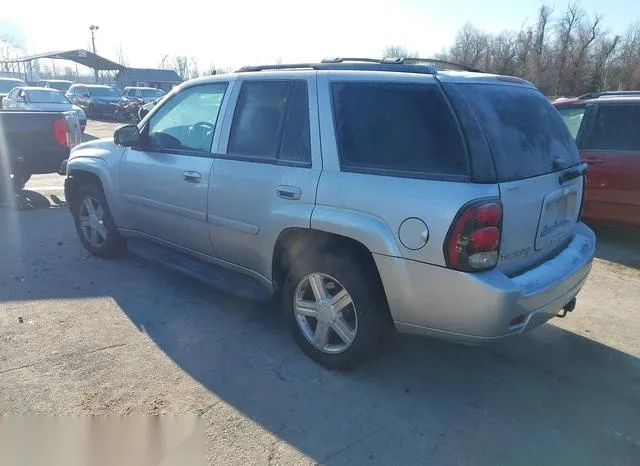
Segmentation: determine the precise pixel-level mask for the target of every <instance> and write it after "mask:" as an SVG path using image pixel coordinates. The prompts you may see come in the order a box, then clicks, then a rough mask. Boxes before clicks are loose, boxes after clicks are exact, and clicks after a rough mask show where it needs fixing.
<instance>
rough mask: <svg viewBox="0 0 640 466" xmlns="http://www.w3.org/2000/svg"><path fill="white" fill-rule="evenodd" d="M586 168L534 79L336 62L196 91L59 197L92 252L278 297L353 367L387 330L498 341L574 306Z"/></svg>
mask: <svg viewBox="0 0 640 466" xmlns="http://www.w3.org/2000/svg"><path fill="white" fill-rule="evenodd" d="M585 169H586V166H585V165H584V164H581V163H580V159H579V156H578V152H577V150H576V145H575V143H574V141H573V139H572V137H571V135H570V134H569V131H568V130H567V128H566V126H565V125H564V124H563V121H562V118H561V117H560V115H559V114H558V112H556V111H555V110H554V108H553V106H552V105H551V104H550V103H549V102H548V101H547V99H546V98H545V97H544V96H543V95H542V94H541V93H540V92H539V91H538V90H537V89H536V88H535V87H534V86H532V85H531V84H530V83H528V82H527V81H524V80H521V79H518V78H513V77H505V76H495V75H489V74H481V73H472V72H454V71H438V70H436V69H435V68H433V67H432V66H427V65H410V64H404V63H402V62H401V61H398V62H397V63H387V62H378V63H370V62H368V63H367V62H361V61H349V60H340V59H336V60H330V61H326V62H322V63H315V64H308V65H304V66H296V65H273V66H267V67H246V68H243V69H241V70H240V71H238V72H237V73H234V74H225V75H218V76H208V77H205V78H200V79H196V80H193V81H189V82H186V83H184V84H182V85H181V86H180V87H179V88H177V89H175V90H174V91H172V93H171V94H170V95H168V96H167V97H166V98H164V99H163V100H162V102H161V103H160V104H159V105H158V107H157V108H156V109H155V110H154V112H153V113H152V114H151V115H150V116H148V117H147V118H146V119H145V120H144V122H143V123H141V124H140V126H139V127H138V126H134V125H128V126H123V127H121V128H119V129H118V130H116V132H115V133H114V137H113V140H111V139H108V140H99V141H93V142H87V143H84V144H82V145H80V146H78V147H77V148H76V149H74V151H73V152H72V153H71V156H70V159H69V161H68V165H67V178H66V180H65V192H66V196H67V200H68V205H69V208H70V209H71V212H72V214H73V218H74V219H75V225H76V229H77V232H78V234H79V237H80V240H81V241H82V243H83V245H84V247H85V248H86V249H87V250H88V251H89V252H90V253H92V254H94V255H96V256H99V257H113V256H116V255H118V254H121V253H123V252H124V250H125V245H126V244H127V243H128V246H129V248H130V249H131V250H133V251H134V252H136V253H137V254H140V255H142V256H144V257H147V258H149V259H152V260H155V261H158V262H160V263H163V264H165V265H166V266H168V267H172V268H174V269H176V270H179V271H181V272H184V273H187V274H189V275H191V276H192V277H195V278H198V279H201V280H203V281H205V282H206V283H209V284H212V285H214V286H218V287H219V288H221V289H225V290H229V291H231V292H234V293H236V294H239V295H242V296H247V297H252V298H256V299H272V298H273V297H278V298H279V299H280V300H281V303H282V308H283V310H284V312H285V316H286V318H287V321H288V323H289V325H290V328H291V331H292V333H293V337H294V339H295V341H296V342H297V343H298V345H299V346H300V347H301V349H302V350H303V351H304V352H305V353H306V354H307V355H309V356H310V357H311V358H313V359H314V360H315V361H317V362H319V363H321V364H324V365H326V366H329V367H343V366H348V365H352V364H355V363H357V362H358V361H360V360H362V359H365V358H367V357H369V356H370V355H371V354H372V353H373V352H374V351H375V350H376V349H378V348H379V347H380V346H381V343H382V342H383V340H384V339H385V338H386V331H387V330H388V329H389V328H390V327H391V325H395V328H396V329H397V330H399V331H401V332H406V333H417V334H422V335H431V336H436V337H440V338H445V339H448V340H454V341H460V342H466V343H485V342H491V341H496V340H501V339H503V338H507V337H510V336H514V335H518V334H521V333H523V332H525V331H528V330H531V329H533V328H535V327H537V326H539V325H541V324H542V323H544V322H546V321H547V320H549V319H551V318H552V317H554V316H556V315H560V316H564V315H566V313H567V312H568V311H572V310H573V309H574V306H575V303H576V295H577V294H578V292H579V291H580V289H581V288H582V286H583V284H584V282H585V280H586V278H587V275H588V273H589V271H590V269H591V264H592V259H593V255H594V250H595V244H596V239H595V235H594V233H593V232H592V231H591V230H590V229H589V228H588V227H587V226H586V225H584V224H583V223H582V222H581V221H580V209H581V199H582V192H583V188H584V176H583V174H584V171H585ZM549 351H550V352H551V353H552V352H553V349H549Z"/></svg>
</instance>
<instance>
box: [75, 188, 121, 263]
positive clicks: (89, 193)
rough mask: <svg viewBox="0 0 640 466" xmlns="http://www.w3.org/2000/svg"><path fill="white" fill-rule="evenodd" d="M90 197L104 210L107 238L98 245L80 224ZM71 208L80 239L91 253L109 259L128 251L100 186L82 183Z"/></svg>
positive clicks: (103, 217)
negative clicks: (87, 235)
mask: <svg viewBox="0 0 640 466" xmlns="http://www.w3.org/2000/svg"><path fill="white" fill-rule="evenodd" d="M89 198H90V199H92V200H94V201H96V202H97V203H99V205H100V206H101V207H102V210H103V216H102V219H103V222H102V224H103V225H104V228H105V229H106V238H105V239H104V240H103V241H102V243H101V244H98V245H96V244H91V242H90V240H89V239H88V238H87V237H86V236H85V231H83V228H82V227H81V225H80V216H81V214H82V212H83V204H84V202H85V200H86V199H89ZM71 209H72V214H73V220H74V223H75V226H76V231H77V232H78V236H79V237H80V241H81V242H82V245H83V246H84V247H85V249H86V250H87V251H89V253H91V254H93V255H94V256H97V257H102V258H106V259H109V258H113V257H118V256H120V255H122V254H123V253H124V252H125V251H126V241H125V239H124V238H123V237H122V235H121V234H120V232H119V231H118V228H117V227H116V224H115V222H114V221H113V217H112V216H111V211H110V210H109V204H108V203H107V199H106V197H105V195H104V192H103V191H102V188H101V187H100V186H98V185H97V184H96V183H92V182H88V183H85V184H83V185H81V186H80V187H79V188H78V191H77V192H76V195H75V196H74V198H73V200H72V202H71Z"/></svg>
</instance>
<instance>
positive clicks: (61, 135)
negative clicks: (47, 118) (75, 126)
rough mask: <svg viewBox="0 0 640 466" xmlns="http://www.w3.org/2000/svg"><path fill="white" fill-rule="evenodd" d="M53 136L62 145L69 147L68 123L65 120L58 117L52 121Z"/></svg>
mask: <svg viewBox="0 0 640 466" xmlns="http://www.w3.org/2000/svg"><path fill="white" fill-rule="evenodd" d="M53 136H54V138H55V140H56V142H57V143H58V144H60V145H61V146H62V147H69V125H68V124H67V120H65V119H60V120H56V121H54V122H53Z"/></svg>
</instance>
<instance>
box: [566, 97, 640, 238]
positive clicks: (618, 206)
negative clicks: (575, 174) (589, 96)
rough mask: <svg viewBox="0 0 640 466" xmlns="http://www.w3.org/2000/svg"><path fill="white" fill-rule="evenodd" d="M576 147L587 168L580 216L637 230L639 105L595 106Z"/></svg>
mask: <svg viewBox="0 0 640 466" xmlns="http://www.w3.org/2000/svg"><path fill="white" fill-rule="evenodd" d="M593 111H594V112H595V114H594V115H593V116H592V117H590V118H589V126H588V127H587V128H585V130H583V131H582V132H581V133H580V138H579V141H578V147H579V148H580V151H581V156H582V159H583V161H585V162H587V163H588V164H589V170H588V171H587V193H586V199H585V208H584V216H585V218H586V219H588V220H593V221H595V222H603V223H611V224H620V225H629V226H635V227H640V182H639V181H638V180H640V104H636V103H619V102H616V103H614V102H611V103H598V105H597V106H594V108H593Z"/></svg>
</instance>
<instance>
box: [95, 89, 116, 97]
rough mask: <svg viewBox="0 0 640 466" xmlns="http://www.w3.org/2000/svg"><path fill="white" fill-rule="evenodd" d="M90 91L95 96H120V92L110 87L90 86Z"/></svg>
mask: <svg viewBox="0 0 640 466" xmlns="http://www.w3.org/2000/svg"><path fill="white" fill-rule="evenodd" d="M89 92H90V93H91V95H92V96H94V97H120V94H118V93H117V92H116V91H115V90H113V89H112V88H110V87H90V88H89Z"/></svg>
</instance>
